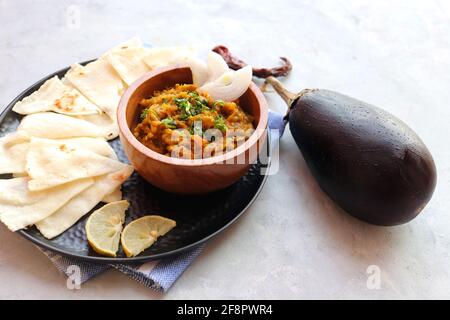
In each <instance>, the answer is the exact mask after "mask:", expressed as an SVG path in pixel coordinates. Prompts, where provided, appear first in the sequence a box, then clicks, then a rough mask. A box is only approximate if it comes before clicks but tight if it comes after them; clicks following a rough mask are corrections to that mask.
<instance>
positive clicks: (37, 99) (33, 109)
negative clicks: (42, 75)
mask: <svg viewBox="0 0 450 320" xmlns="http://www.w3.org/2000/svg"><path fill="white" fill-rule="evenodd" d="M13 111H15V112H17V113H20V114H32V113H37V112H45V111H54V112H57V113H62V114H67V115H83V114H84V115H85V114H98V113H100V112H101V110H100V109H99V108H98V107H97V106H96V105H95V104H93V103H92V102H90V101H89V100H88V99H86V98H85V97H84V96H83V95H82V94H81V93H80V92H79V91H78V90H77V89H75V88H73V87H71V86H68V85H66V84H64V83H63V82H62V81H61V80H59V78H58V77H57V76H54V77H53V78H51V79H49V80H47V81H46V82H45V83H44V84H43V85H42V86H41V87H40V88H39V89H38V90H37V91H35V92H33V93H32V94H31V95H29V96H28V97H25V98H24V99H22V100H21V101H19V102H17V103H16V104H15V105H14V107H13Z"/></svg>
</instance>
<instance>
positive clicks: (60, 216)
mask: <svg viewBox="0 0 450 320" xmlns="http://www.w3.org/2000/svg"><path fill="white" fill-rule="evenodd" d="M132 173H133V167H131V166H125V167H124V168H123V169H122V170H120V171H118V172H114V173H110V174H107V175H103V176H100V177H97V178H95V182H94V184H93V185H92V186H91V187H89V188H87V189H86V190H84V191H83V192H81V193H80V194H78V195H77V196H75V197H74V198H73V199H71V200H70V201H69V202H67V203H66V204H65V205H64V206H63V207H62V208H60V209H59V210H58V211H56V212H55V213H53V214H52V215H51V216H49V217H47V218H45V219H44V220H42V221H39V222H38V223H36V227H37V228H38V229H39V231H40V232H41V233H42V234H43V235H44V237H46V238H48V239H51V238H54V237H56V236H58V235H60V234H61V233H63V232H64V231H66V230H67V229H69V228H70V227H71V226H73V225H74V224H75V223H76V222H77V221H78V220H79V219H80V218H81V217H83V216H84V215H85V214H86V213H88V212H89V211H91V210H92V209H93V208H94V207H95V205H97V204H98V203H99V202H100V201H101V200H102V198H103V197H104V196H105V195H107V194H108V193H111V192H112V191H113V190H114V189H116V188H117V187H119V186H120V185H121V184H122V183H123V182H125V180H127V179H128V177H129V176H130V175H131V174H132Z"/></svg>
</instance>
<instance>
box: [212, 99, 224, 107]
mask: <svg viewBox="0 0 450 320" xmlns="http://www.w3.org/2000/svg"><path fill="white" fill-rule="evenodd" d="M224 105H225V102H223V101H222V100H216V101H214V107H223V106H224Z"/></svg>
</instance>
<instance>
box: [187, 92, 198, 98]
mask: <svg viewBox="0 0 450 320" xmlns="http://www.w3.org/2000/svg"><path fill="white" fill-rule="evenodd" d="M188 94H189V96H190V97H191V98H198V92H197V91H191V92H189V93H188Z"/></svg>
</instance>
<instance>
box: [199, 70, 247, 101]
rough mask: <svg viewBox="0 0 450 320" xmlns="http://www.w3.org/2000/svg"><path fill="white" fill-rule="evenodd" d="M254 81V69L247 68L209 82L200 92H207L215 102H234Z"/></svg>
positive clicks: (227, 73) (230, 72)
mask: <svg viewBox="0 0 450 320" xmlns="http://www.w3.org/2000/svg"><path fill="white" fill-rule="evenodd" d="M251 81H252V68H251V67H250V66H246V67H244V68H242V69H239V70H237V71H228V72H226V73H224V74H222V75H221V76H220V77H219V78H217V79H216V80H214V81H212V82H207V83H206V84H204V85H203V86H201V87H200V88H199V91H203V92H207V93H208V94H209V95H210V96H211V97H213V98H214V99H215V100H223V101H234V100H236V99H238V98H239V97H240V96H242V95H243V94H244V93H245V91H247V89H248V87H249V85H250V83H251Z"/></svg>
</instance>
